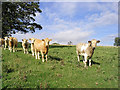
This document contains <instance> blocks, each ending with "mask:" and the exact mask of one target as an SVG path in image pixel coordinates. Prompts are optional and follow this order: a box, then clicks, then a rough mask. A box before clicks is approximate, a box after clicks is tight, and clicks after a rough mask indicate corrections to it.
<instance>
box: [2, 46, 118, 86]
mask: <svg viewBox="0 0 120 90" xmlns="http://www.w3.org/2000/svg"><path fill="white" fill-rule="evenodd" d="M21 50H22V49H21V48H19V51H18V52H15V53H10V52H9V51H8V50H5V51H3V88H11V87H12V88H13V87H14V88H17V87H26V88H42V87H43V88H47V87H49V88H67V87H70V88H117V87H118V49H117V48H114V47H113V48H112V47H97V48H96V50H95V53H94V55H93V58H92V60H93V61H94V64H93V65H92V67H88V68H84V64H83V62H82V61H81V62H80V63H78V62H77V56H76V52H75V47H74V46H73V47H66V46H64V47H62V46H58V47H54V46H53V47H51V48H50V49H49V54H48V62H45V63H43V62H42V61H41V60H36V59H35V57H32V55H31V54H28V55H27V54H23V51H21ZM81 60H82V57H81Z"/></svg>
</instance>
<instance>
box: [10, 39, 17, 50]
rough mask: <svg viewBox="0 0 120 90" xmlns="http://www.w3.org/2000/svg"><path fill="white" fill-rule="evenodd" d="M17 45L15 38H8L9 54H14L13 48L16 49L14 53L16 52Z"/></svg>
mask: <svg viewBox="0 0 120 90" xmlns="http://www.w3.org/2000/svg"><path fill="white" fill-rule="evenodd" d="M17 43H18V40H17V39H16V38H15V37H9V50H10V52H12V50H13V52H15V48H16V51H17Z"/></svg>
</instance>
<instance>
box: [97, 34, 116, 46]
mask: <svg viewBox="0 0 120 90" xmlns="http://www.w3.org/2000/svg"><path fill="white" fill-rule="evenodd" d="M115 37H118V34H117V33H116V34H110V35H106V36H104V37H102V38H100V41H101V42H100V44H99V45H101V46H112V45H113V44H114V39H115Z"/></svg>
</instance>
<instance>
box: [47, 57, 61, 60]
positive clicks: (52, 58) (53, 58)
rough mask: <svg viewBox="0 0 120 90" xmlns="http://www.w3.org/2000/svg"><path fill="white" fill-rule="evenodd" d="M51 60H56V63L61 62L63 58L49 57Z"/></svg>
mask: <svg viewBox="0 0 120 90" xmlns="http://www.w3.org/2000/svg"><path fill="white" fill-rule="evenodd" d="M49 58H50V60H51V61H52V60H56V61H61V60H62V59H61V58H58V57H55V56H49Z"/></svg>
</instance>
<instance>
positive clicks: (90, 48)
mask: <svg viewBox="0 0 120 90" xmlns="http://www.w3.org/2000/svg"><path fill="white" fill-rule="evenodd" d="M99 42H100V41H99V40H98V41H97V40H96V39H93V40H91V41H88V43H79V44H77V45H76V52H77V57H78V62H79V61H80V56H84V60H83V62H84V64H85V66H84V67H86V64H87V59H88V57H89V66H91V58H92V56H93V53H94V50H95V47H96V44H97V43H99Z"/></svg>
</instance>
